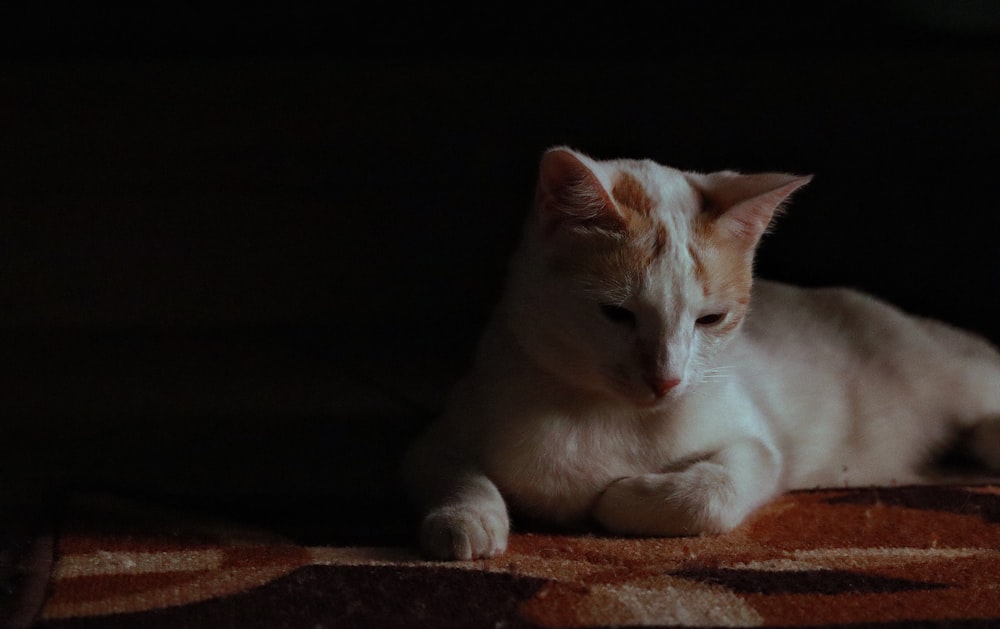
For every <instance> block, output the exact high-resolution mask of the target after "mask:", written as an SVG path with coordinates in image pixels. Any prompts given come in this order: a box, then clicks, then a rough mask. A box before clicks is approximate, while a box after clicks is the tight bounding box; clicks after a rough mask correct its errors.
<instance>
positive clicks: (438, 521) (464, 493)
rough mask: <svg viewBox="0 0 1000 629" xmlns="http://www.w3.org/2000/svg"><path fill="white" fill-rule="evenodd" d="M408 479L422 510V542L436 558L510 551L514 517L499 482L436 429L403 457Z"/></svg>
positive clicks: (413, 494)
mask: <svg viewBox="0 0 1000 629" xmlns="http://www.w3.org/2000/svg"><path fill="white" fill-rule="evenodd" d="M403 476H404V482H405V484H406V485H407V488H408V490H409V493H410V495H411V496H412V497H413V498H414V499H416V501H417V502H418V503H419V505H420V506H421V508H422V509H423V510H424V513H425V515H424V518H423V522H422V524H421V527H420V545H421V548H422V550H423V552H424V553H425V554H427V555H428V556H429V557H433V558H435V559H446V560H451V559H462V560H468V559H477V558H483V557H493V556H496V555H499V554H501V553H503V552H504V551H505V550H506V549H507V536H508V533H509V530H510V521H509V519H508V516H507V507H506V504H505V503H504V500H503V497H502V496H501V495H500V491H499V490H498V489H497V487H496V485H494V484H493V482H492V481H490V479H489V478H487V477H486V475H485V474H483V473H481V472H479V471H478V470H477V469H476V467H475V466H474V465H472V464H471V463H469V462H467V461H464V460H463V459H462V458H461V457H459V456H456V454H455V450H454V449H453V448H449V447H447V446H446V445H445V444H444V443H443V441H439V440H437V439H435V434H434V431H433V429H432V431H431V432H430V433H428V434H426V435H424V437H422V438H421V439H418V440H417V441H416V442H415V443H414V444H413V445H412V446H411V447H410V450H409V451H408V452H407V455H406V457H405V459H404V461H403Z"/></svg>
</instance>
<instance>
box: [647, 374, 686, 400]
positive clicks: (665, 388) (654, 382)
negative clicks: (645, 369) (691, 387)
mask: <svg viewBox="0 0 1000 629" xmlns="http://www.w3.org/2000/svg"><path fill="white" fill-rule="evenodd" d="M680 383H681V379H680V378H661V377H659V376H646V384H648V385H649V388H650V389H651V390H652V391H653V395H655V396H656V397H663V396H664V395H666V394H667V393H669V392H670V390H671V389H673V388H675V387H676V386H677V385H679V384H680Z"/></svg>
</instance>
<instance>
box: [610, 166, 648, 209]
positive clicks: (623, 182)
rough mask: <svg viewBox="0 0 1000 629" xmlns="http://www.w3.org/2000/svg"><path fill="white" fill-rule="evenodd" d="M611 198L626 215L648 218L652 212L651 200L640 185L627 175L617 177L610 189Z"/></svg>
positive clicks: (622, 174) (636, 180)
mask: <svg viewBox="0 0 1000 629" xmlns="http://www.w3.org/2000/svg"><path fill="white" fill-rule="evenodd" d="M611 196H612V197H614V199H615V201H616V202H617V203H618V205H619V206H621V208H622V209H623V210H625V211H626V213H628V212H631V213H633V214H638V215H639V216H649V215H650V214H651V213H652V211H653V200H652V199H650V198H649V195H647V194H646V190H645V189H644V188H643V187H642V183H640V182H639V180H638V179H636V178H635V177H634V176H632V175H630V174H629V173H621V174H619V175H618V180H617V181H615V185H614V187H612V188H611Z"/></svg>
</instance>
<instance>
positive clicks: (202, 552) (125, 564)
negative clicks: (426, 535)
mask: <svg viewBox="0 0 1000 629" xmlns="http://www.w3.org/2000/svg"><path fill="white" fill-rule="evenodd" d="M60 531H61V532H60V533H59V534H58V535H56V537H55V541H54V544H53V545H52V552H53V557H54V561H52V562H51V565H48V564H47V562H46V552H45V545H44V543H42V544H40V545H39V547H38V548H39V550H40V552H38V553H36V565H35V566H34V569H35V572H36V573H41V574H42V575H43V577H44V578H43V579H37V578H36V579H35V581H34V583H35V586H34V592H32V587H31V581H32V580H31V579H30V578H25V579H22V580H20V582H23V584H24V591H23V592H22V594H23V605H22V607H21V608H20V609H19V610H16V611H15V613H14V616H13V620H12V622H14V623H15V624H20V625H21V626H30V627H35V628H37V629H56V628H64V629H82V628H85V627H87V628H89V627H102V628H119V627H165V628H166V627H170V628H172V629H173V628H187V627H190V628H195V627H213V628H217V627H241V628H246V627H267V628H275V627H309V628H310V629H311V628H316V627H490V628H492V627H604V626H680V627H715V626H742V627H798V626H877V627H890V626H901V627H902V626H907V627H909V626H920V627H988V626H989V627H992V626H1000V486H964V487H962V486H942V487H901V488H883V489H857V490H822V491H810V492H796V493H792V494H789V495H787V496H785V497H783V498H781V499H779V500H778V501H776V502H775V503H773V504H771V505H770V506H768V507H766V508H765V509H764V510H762V511H761V512H760V513H759V514H757V515H756V516H755V517H754V518H752V520H751V521H749V522H747V523H746V524H745V525H744V526H742V527H741V528H739V529H738V530H736V531H734V532H733V533H731V534H728V535H723V536H718V537H702V538H684V539H616V538H607V537H602V536H598V535H575V536H567V535H549V534H539V533H524V532H521V533H518V534H515V535H514V537H513V539H512V541H511V544H510V550H509V552H508V553H507V554H505V555H504V556H502V557H500V558H497V559H494V560H490V561H478V562H469V563H450V564H449V563H437V562H427V561H423V560H421V559H420V558H419V557H418V556H417V555H416V554H415V553H414V552H413V550H412V549H411V548H407V547H405V546H400V545H399V543H398V541H396V542H393V543H391V544H387V545H385V546H372V545H365V546H344V545H322V544H319V545H313V544H311V543H309V544H307V543H297V542H296V541H294V540H291V539H287V538H284V537H283V536H280V535H278V534H276V533H271V532H268V531H267V530H257V529H254V528H251V527H247V526H245V525H236V524H233V523H231V522H228V521H221V520H212V519H210V518H207V517H204V516H196V515H193V514H190V513H186V512H176V511H166V510H161V509H157V508H152V507H149V506H148V505H142V504H139V503H133V502H129V501H126V500H123V499H118V498H109V497H89V498H85V499H81V500H78V501H77V502H76V503H75V504H74V505H73V506H72V507H71V508H70V509H69V510H68V511H67V515H66V516H65V521H64V522H63V523H62V526H61V527H60ZM36 576H37V574H36ZM39 583H41V584H43V585H44V596H43V595H42V594H41V592H42V590H40V589H39V587H38V584H39ZM39 602H40V607H39Z"/></svg>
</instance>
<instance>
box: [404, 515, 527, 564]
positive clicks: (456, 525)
mask: <svg viewBox="0 0 1000 629" xmlns="http://www.w3.org/2000/svg"><path fill="white" fill-rule="evenodd" d="M509 530H510V522H509V520H508V518H507V512H506V511H505V510H503V509H494V508H476V507H470V506H448V507H440V508H438V509H435V510H434V511H431V512H430V513H428V514H427V516H426V517H425V518H424V522H423V525H422V526H421V528H420V545H421V547H422V548H423V551H424V553H426V554H427V555H428V556H429V557H432V558H435V559H446V560H451V559H460V560H469V559H482V558H487V557H495V556H497V555H499V554H501V553H503V552H504V551H505V550H507V535H508V532H509Z"/></svg>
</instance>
